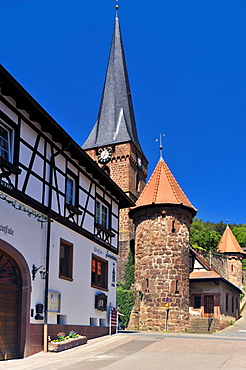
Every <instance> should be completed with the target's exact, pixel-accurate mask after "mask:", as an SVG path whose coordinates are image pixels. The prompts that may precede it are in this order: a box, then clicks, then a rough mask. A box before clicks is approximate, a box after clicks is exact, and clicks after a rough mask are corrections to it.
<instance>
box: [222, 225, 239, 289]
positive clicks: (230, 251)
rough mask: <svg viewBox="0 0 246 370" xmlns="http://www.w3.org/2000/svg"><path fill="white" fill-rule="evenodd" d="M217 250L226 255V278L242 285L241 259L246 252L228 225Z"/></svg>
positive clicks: (237, 284)
mask: <svg viewBox="0 0 246 370" xmlns="http://www.w3.org/2000/svg"><path fill="white" fill-rule="evenodd" d="M217 252H219V253H223V255H224V256H226V257H227V279H228V280H229V281H230V282H231V283H232V284H234V285H236V286H238V287H242V285H243V280H242V279H243V271H242V260H243V259H244V258H245V255H246V254H245V252H244V251H243V249H242V248H241V246H240V245H239V243H238V241H237V239H236V238H235V236H234V234H233V232H232V231H231V229H230V227H229V226H228V225H227V227H226V229H225V231H224V233H223V235H222V237H221V239H220V242H219V244H218V247H217Z"/></svg>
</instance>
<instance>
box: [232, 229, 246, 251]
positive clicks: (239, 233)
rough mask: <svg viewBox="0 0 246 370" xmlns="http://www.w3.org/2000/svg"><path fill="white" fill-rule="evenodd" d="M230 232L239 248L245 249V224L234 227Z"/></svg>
mask: <svg viewBox="0 0 246 370" xmlns="http://www.w3.org/2000/svg"><path fill="white" fill-rule="evenodd" d="M232 232H233V234H234V235H235V237H236V239H237V241H238V243H239V244H240V245H241V247H242V248H246V224H243V225H238V226H234V227H233V229H232Z"/></svg>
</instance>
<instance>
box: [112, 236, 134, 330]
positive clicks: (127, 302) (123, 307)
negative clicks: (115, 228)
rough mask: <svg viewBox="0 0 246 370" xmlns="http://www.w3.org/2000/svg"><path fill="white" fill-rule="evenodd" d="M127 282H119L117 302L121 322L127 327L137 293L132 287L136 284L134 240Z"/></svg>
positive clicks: (128, 265)
mask: <svg viewBox="0 0 246 370" xmlns="http://www.w3.org/2000/svg"><path fill="white" fill-rule="evenodd" d="M124 277H125V282H124V283H123V282H118V283H117V288H116V303H117V305H118V307H120V313H122V314H123V315H124V316H120V323H121V327H122V328H126V327H127V325H128V322H129V320H130V315H131V311H132V308H133V306H134V303H135V293H134V291H133V290H132V289H131V287H132V285H133V284H134V240H131V242H130V248H129V253H128V260H127V263H126V266H125V276H124Z"/></svg>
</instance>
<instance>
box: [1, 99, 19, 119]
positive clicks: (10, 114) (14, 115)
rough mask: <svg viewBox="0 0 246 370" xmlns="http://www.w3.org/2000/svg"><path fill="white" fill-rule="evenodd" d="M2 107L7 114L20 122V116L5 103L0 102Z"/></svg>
mask: <svg viewBox="0 0 246 370" xmlns="http://www.w3.org/2000/svg"><path fill="white" fill-rule="evenodd" d="M0 109H1V110H2V111H3V112H4V113H5V114H6V115H7V116H9V117H10V118H11V119H12V120H13V121H14V122H15V123H18V116H17V115H16V114H15V113H14V112H12V110H10V109H9V108H7V107H6V105H5V104H3V103H2V102H0Z"/></svg>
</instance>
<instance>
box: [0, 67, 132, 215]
mask: <svg viewBox="0 0 246 370" xmlns="http://www.w3.org/2000/svg"><path fill="white" fill-rule="evenodd" d="M0 87H1V93H2V95H5V96H11V97H12V98H13V99H14V100H15V101H16V107H17V109H23V110H25V111H27V112H28V113H29V114H30V120H33V121H35V122H38V123H39V124H40V125H41V129H42V131H44V132H47V133H49V134H51V135H52V139H53V141H54V142H58V143H60V144H61V145H62V147H63V148H67V147H68V144H70V146H69V149H66V151H68V152H70V155H71V158H73V159H76V160H78V162H79V164H80V165H81V166H83V167H85V168H86V171H87V172H88V173H91V174H92V175H93V177H94V178H95V179H97V180H98V181H99V183H100V184H101V185H103V186H104V187H105V188H106V189H107V190H108V191H110V192H111V193H112V194H113V195H114V196H115V197H116V198H117V199H118V200H119V202H120V208H125V207H131V206H133V205H134V203H133V202H132V200H131V199H130V198H129V197H128V196H127V195H126V194H125V193H124V192H123V191H122V189H121V188H120V187H119V186H118V185H117V184H116V183H115V182H114V181H113V180H112V179H111V178H110V177H109V176H108V175H107V174H106V173H105V172H104V171H103V170H102V169H101V168H100V167H99V166H98V165H97V164H96V162H94V161H93V160H92V159H91V157H90V156H89V155H88V154H87V153H86V152H85V151H84V150H83V149H82V148H81V147H80V146H79V145H78V144H77V143H76V142H75V141H74V140H73V139H72V138H71V136H69V134H68V133H67V132H66V131H65V130H64V129H63V128H62V127H61V126H60V125H59V124H58V123H57V122H56V121H55V120H54V119H53V118H52V117H51V116H50V115H49V114H48V113H47V112H46V111H45V110H44V109H43V108H42V107H41V105H40V104H39V103H38V102H37V101H36V100H35V99H34V98H33V97H32V96H31V95H30V94H29V93H28V92H27V91H26V90H25V89H24V88H23V87H22V86H21V85H20V84H19V83H18V82H17V81H16V80H15V79H14V78H13V76H11V74H10V73H9V72H8V71H7V70H6V69H5V68H4V67H3V66H2V65H1V64H0Z"/></svg>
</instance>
